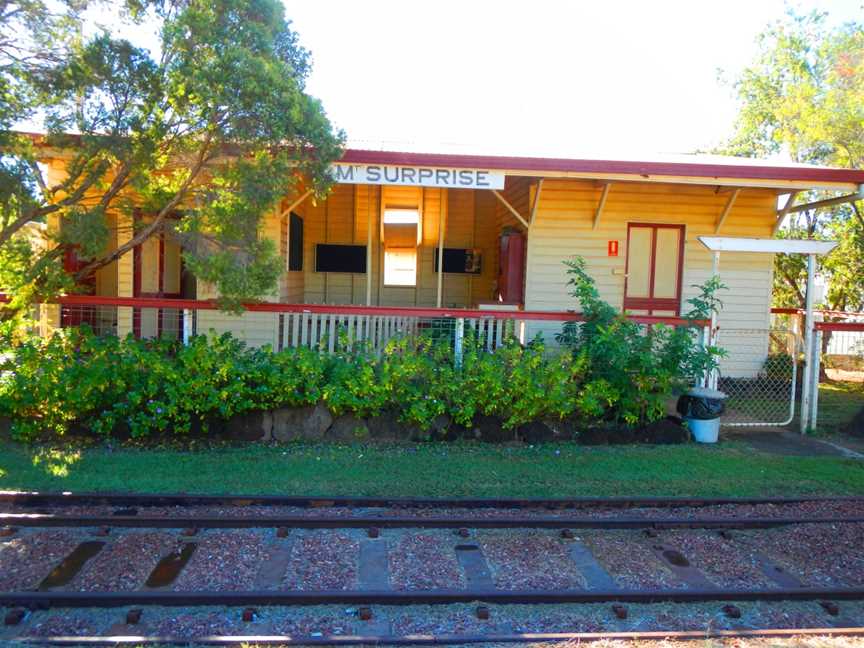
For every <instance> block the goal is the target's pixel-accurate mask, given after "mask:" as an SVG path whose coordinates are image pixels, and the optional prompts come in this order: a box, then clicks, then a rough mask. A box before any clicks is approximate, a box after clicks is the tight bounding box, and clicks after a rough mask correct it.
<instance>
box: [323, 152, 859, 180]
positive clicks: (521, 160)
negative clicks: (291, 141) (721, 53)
mask: <svg viewBox="0 0 864 648" xmlns="http://www.w3.org/2000/svg"><path fill="white" fill-rule="evenodd" d="M340 161H341V162H344V163H347V164H381V165H406V166H431V167H456V168H476V169H498V170H508V171H533V172H536V173H537V174H538V175H542V174H543V173H544V172H547V173H555V172H558V173H596V174H622V175H637V176H643V177H648V176H658V175H659V176H693V177H698V178H742V179H751V180H786V181H798V182H847V183H854V184H864V170H856V169H835V168H828V167H813V168H810V167H807V168H801V167H784V166H762V165H748V164H709V163H700V162H638V161H624V160H578V159H567V158H534V157H503V156H491V155H461V154H459V155H457V154H453V155H450V154H442V153H404V152H394V151H368V150H362V149H349V150H347V151H345V154H344V155H343V156H342V159H341V160H340Z"/></svg>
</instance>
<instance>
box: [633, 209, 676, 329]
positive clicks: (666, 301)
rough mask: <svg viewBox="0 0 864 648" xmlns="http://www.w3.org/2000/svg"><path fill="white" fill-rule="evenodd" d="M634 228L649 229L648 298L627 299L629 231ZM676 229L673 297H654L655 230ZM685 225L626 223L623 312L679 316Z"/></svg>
mask: <svg viewBox="0 0 864 648" xmlns="http://www.w3.org/2000/svg"><path fill="white" fill-rule="evenodd" d="M634 227H642V228H651V261H650V266H649V268H650V269H649V277H648V290H649V296H648V297H628V296H627V285H628V283H629V281H630V230H631V229H633V228H634ZM660 229H677V230H679V231H680V233H681V234H680V238H679V239H678V281H677V283H676V286H675V291H676V295H675V297H654V296H653V295H654V271H655V268H656V265H657V230H660ZM686 233H687V232H686V225H673V224H670V223H638V222H637V223H627V252H626V254H627V256H626V260H625V269H624V304H623V310H624V311H628V310H644V311H648V314H649V315H653V314H654V312H655V311H672V312H674V313H675V316H676V317H677V316H678V315H680V314H681V298H682V284H683V281H684V242H685V235H686Z"/></svg>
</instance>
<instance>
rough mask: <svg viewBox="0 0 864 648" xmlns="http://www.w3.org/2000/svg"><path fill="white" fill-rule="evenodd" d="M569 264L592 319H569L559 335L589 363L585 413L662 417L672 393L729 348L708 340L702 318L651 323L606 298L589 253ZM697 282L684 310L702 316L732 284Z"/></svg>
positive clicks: (629, 419)
mask: <svg viewBox="0 0 864 648" xmlns="http://www.w3.org/2000/svg"><path fill="white" fill-rule="evenodd" d="M565 263H566V265H567V268H568V269H567V273H568V285H569V286H571V287H572V291H571V295H572V296H573V297H576V298H577V299H578V300H579V304H580V306H581V308H582V314H583V315H584V321H582V322H568V323H567V324H565V325H564V327H563V330H562V332H561V333H560V334H558V335H557V340H558V342H559V343H560V344H562V345H564V346H566V347H568V348H569V349H570V350H571V351H572V353H573V356H574V357H575V358H578V359H579V361H580V362H582V363H583V364H584V366H585V371H586V373H587V375H588V377H589V380H588V382H587V384H586V385H585V388H584V390H583V395H582V399H581V401H580V409H581V410H582V412H584V413H586V414H587V413H589V412H593V413H594V414H595V415H596V416H597V417H599V418H604V419H606V420H609V421H614V422H617V423H622V422H623V423H626V424H628V425H641V424H645V423H649V422H651V421H653V420H656V419H658V418H662V417H663V416H664V414H665V412H666V403H667V401H668V400H669V398H671V397H672V396H673V395H674V394H675V393H677V392H679V391H680V390H682V389H684V388H687V387H690V386H692V385H693V384H695V383H696V382H698V380H699V379H700V378H701V377H702V376H704V375H705V374H706V372H707V371H710V370H712V369H714V368H716V367H717V363H718V361H719V358H721V357H723V356H724V355H725V352H724V351H723V350H722V349H719V348H717V347H711V346H709V347H705V346H703V344H702V343H701V335H702V329H701V328H699V327H696V326H695V325H687V326H678V327H670V326H664V325H653V326H652V327H651V330H646V328H645V326H643V325H640V324H637V323H636V322H634V321H632V320H630V319H627V318H626V317H625V316H624V315H622V314H621V313H619V312H618V311H616V310H615V309H614V308H613V307H612V306H610V305H609V304H607V303H606V302H604V301H603V300H602V299H600V294H599V292H598V290H597V287H596V285H595V282H594V279H593V278H592V277H591V276H590V275H589V274H588V272H587V271H586V269H585V261H584V260H583V259H582V258H579V257H576V258H575V259H573V260H571V261H567V262H565ZM696 287H697V288H699V294H698V295H697V296H696V297H694V298H693V299H690V300H688V303H689V304H690V305H691V307H692V309H691V310H690V312H688V313H687V314H685V315H684V316H683V317H684V318H685V319H687V320H689V321H690V322H694V323H695V321H697V320H707V319H710V317H711V314H712V313H713V312H716V311H717V310H718V309H719V308H720V307H721V306H722V304H721V303H720V301H719V300H718V299H717V297H716V293H717V292H718V291H719V290H721V289H723V288H725V286H723V285H722V284H721V283H720V281H719V279H718V278H716V277H713V278H712V279H709V280H708V281H707V282H706V283H705V284H703V285H702V286H696Z"/></svg>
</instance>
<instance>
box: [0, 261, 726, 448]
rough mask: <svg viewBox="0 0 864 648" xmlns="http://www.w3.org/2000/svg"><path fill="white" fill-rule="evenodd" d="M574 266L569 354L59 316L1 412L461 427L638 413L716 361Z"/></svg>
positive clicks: (58, 429) (105, 431)
mask: <svg viewBox="0 0 864 648" xmlns="http://www.w3.org/2000/svg"><path fill="white" fill-rule="evenodd" d="M568 266H569V268H570V285H571V286H572V287H573V294H574V296H576V297H578V298H579V300H580V303H581V304H582V308H583V311H584V314H585V321H584V322H583V323H581V324H580V325H575V324H573V323H570V324H567V325H566V326H565V327H564V330H563V332H562V333H561V334H560V335H559V336H558V338H559V341H560V342H561V343H562V344H564V345H565V346H567V347H569V348H570V349H572V351H573V352H572V353H551V352H549V350H548V349H547V348H546V345H545V344H544V342H543V340H542V338H540V337H538V338H537V339H535V340H534V341H532V342H531V343H530V344H528V345H526V346H524V347H523V346H521V345H520V344H519V343H518V341H517V340H516V339H515V338H513V337H508V338H506V339H505V341H504V343H503V344H502V345H500V346H498V347H497V348H496V349H495V350H494V351H491V352H490V351H488V350H486V349H485V348H484V345H483V344H482V343H481V340H480V339H478V338H477V336H476V335H475V333H474V332H473V331H471V330H469V331H468V332H467V334H466V336H465V339H464V344H463V354H462V362H461V364H460V365H459V366H457V365H456V364H455V363H454V361H453V351H452V346H451V344H450V340H449V339H444V340H442V339H440V337H436V336H435V335H434V334H430V335H425V336H420V337H419V338H416V339H415V338H408V337H400V338H394V339H391V340H390V341H389V342H388V343H387V344H386V345H385V347H384V349H382V350H380V351H378V352H374V351H373V350H372V349H370V348H369V347H368V346H367V345H366V344H365V343H351V342H350V341H349V340H348V338H347V336H346V335H345V334H344V333H343V332H340V334H339V338H338V339H337V340H334V341H333V342H334V344H333V346H334V349H335V352H334V353H326V352H325V351H324V349H323V345H324V344H326V343H324V344H322V349H310V348H306V347H299V348H294V347H291V348H288V349H285V350H283V351H279V352H274V351H273V350H272V349H270V348H269V347H264V348H260V349H257V348H250V347H247V346H246V345H245V344H244V343H242V342H240V341H238V340H236V339H235V338H233V337H231V336H230V335H229V334H225V335H223V336H221V337H216V336H197V337H194V338H192V340H191V341H190V342H189V344H188V345H186V346H184V345H181V344H179V343H178V342H176V341H167V340H137V339H135V338H134V337H131V336H130V337H127V338H125V339H122V340H121V339H116V338H112V337H97V336H95V335H93V334H92V333H91V332H90V331H89V329H86V328H82V329H74V328H73V329H63V330H60V331H58V332H56V333H55V334H54V335H53V336H52V337H50V338H48V339H41V338H37V337H32V338H27V339H25V340H23V341H19V342H16V343H15V344H13V345H12V346H11V347H10V348H9V352H8V353H7V354H6V356H5V360H4V362H5V363H6V366H5V367H0V370H2V369H5V370H6V371H5V373H2V374H0V375H2V376H3V378H2V381H0V415H6V416H9V417H10V418H11V419H12V420H13V432H14V434H15V436H16V437H17V438H19V439H22V440H33V439H37V438H40V437H41V436H44V435H46V434H47V435H56V436H62V435H64V434H66V433H67V432H69V430H71V429H73V428H74V429H81V430H88V431H90V432H93V433H95V434H97V435H101V436H104V437H109V436H111V435H114V434H121V435H123V434H128V435H129V436H131V437H134V438H142V437H144V438H146V437H152V436H154V435H163V434H167V433H170V434H178V435H188V434H190V433H193V432H197V431H204V432H206V430H207V429H208V426H209V425H210V424H212V423H213V422H215V421H220V420H226V419H229V418H231V417H232V416H235V415H238V414H243V413H244V412H250V411H256V410H272V409H278V408H283V407H303V406H309V405H314V404H316V403H324V404H325V405H326V406H327V407H328V408H329V409H330V410H331V411H332V412H333V413H334V414H337V415H339V414H353V415H355V416H358V417H374V416H379V415H381V414H383V413H385V412H391V413H394V414H396V416H397V417H398V418H399V419H400V420H401V421H403V422H404V423H407V424H410V425H413V426H416V427H417V428H419V429H421V430H430V429H432V428H433V427H434V423H435V420H436V418H437V417H440V416H442V415H446V416H447V417H449V419H450V420H451V421H452V422H453V423H455V424H457V425H462V426H465V427H470V426H471V425H472V423H473V422H474V421H475V420H476V419H477V417H478V416H490V417H495V418H497V419H499V420H500V421H501V422H502V425H503V427H504V428H505V429H513V428H516V427H519V426H521V425H524V424H526V423H530V422H532V421H537V420H548V419H564V418H568V417H570V418H573V419H574V420H576V421H581V422H583V423H586V424H589V425H590V424H592V423H596V422H597V421H600V420H605V421H616V422H624V423H627V424H631V425H636V424H643V423H646V422H649V421H651V420H654V419H656V418H658V417H659V416H661V415H662V414H663V411H664V409H663V408H664V406H665V402H666V399H668V398H669V397H670V396H671V395H672V394H673V393H674V392H675V390H677V389H680V388H682V387H685V386H687V385H689V384H691V383H692V382H693V381H694V380H696V379H697V378H698V377H700V376H702V375H704V373H705V372H706V371H708V370H710V369H712V368H714V367H715V366H716V362H717V358H718V357H720V356H721V355H722V353H723V352H722V351H721V350H719V349H715V348H709V349H702V348H701V345H700V343H699V341H698V339H697V338H698V335H699V333H700V332H701V329H699V328H692V327H678V328H670V327H665V326H656V327H654V329H653V330H652V331H651V332H650V334H645V330H644V328H643V327H641V326H640V325H638V324H636V323H634V322H632V321H630V320H627V319H626V318H624V317H623V316H621V315H620V314H619V313H616V312H615V310H614V309H613V308H612V307H611V306H609V305H608V304H606V303H604V302H603V301H602V300H601V299H600V298H599V294H598V293H597V289H596V287H595V286H594V282H593V280H592V279H591V278H590V276H589V275H588V274H587V272H586V271H585V265H584V262H583V261H582V260H581V259H576V260H574V261H572V262H570V263H568ZM722 287H723V286H722V285H721V284H720V283H719V282H718V281H717V280H712V281H709V282H707V283H706V284H705V285H704V286H702V287H701V289H700V293H699V294H698V295H697V296H696V297H694V298H693V299H691V300H690V303H691V305H692V306H693V310H692V311H691V312H690V313H689V314H688V317H690V318H691V319H693V320H699V319H703V318H707V317H710V314H711V312H712V311H713V310H715V309H717V308H719V302H718V300H717V298H716V295H715V293H716V292H717V290H719V289H720V288H722Z"/></svg>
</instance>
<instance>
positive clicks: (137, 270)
mask: <svg viewBox="0 0 864 648" xmlns="http://www.w3.org/2000/svg"><path fill="white" fill-rule="evenodd" d="M168 218H172V217H171V216H168ZM173 218H176V216H174V217H173ZM132 221H133V223H134V225H135V229H137V226H138V225H139V224H140V222H141V214H140V213H139V212H137V211H136V212H135V213H134V214H133V217H132ZM154 236H155V237H157V239H158V241H159V251H158V252H157V255H158V263H159V269H158V276H159V289H158V290H157V291H156V292H152V291H148V292H142V290H141V263H142V261H143V259H142V254H141V245H136V246H135V247H134V248H132V296H133V297H151V298H155V299H180V298H181V297H182V292H165V232H164V231H161V232H159V233H158V234H154ZM178 271H179V273H180V277H181V278H182V276H183V255H182V254H181V255H180V264H179V266H178ZM181 291H182V284H181ZM163 328H164V326H163V313H162V309H161V308H160V309H159V310H158V312H157V314H156V336H157V337H162V330H163ZM182 331H183V311H180V332H182ZM132 334H133V335H134V336H135V337H136V338H140V337H141V309H140V308H133V309H132ZM180 334H181V333H178V337H179V335H180Z"/></svg>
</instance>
